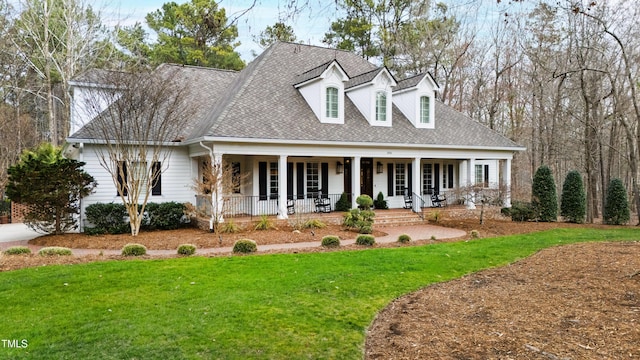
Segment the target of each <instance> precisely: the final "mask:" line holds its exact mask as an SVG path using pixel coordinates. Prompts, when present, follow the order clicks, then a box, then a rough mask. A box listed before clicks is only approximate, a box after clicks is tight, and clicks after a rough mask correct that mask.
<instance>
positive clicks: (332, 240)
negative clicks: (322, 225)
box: [320, 235, 340, 247]
mask: <svg viewBox="0 0 640 360" xmlns="http://www.w3.org/2000/svg"><path fill="white" fill-rule="evenodd" d="M320 244H321V245H322V246H324V247H339V246H340V238H339V237H337V236H335V235H327V236H325V237H323V238H322V242H321V243H320Z"/></svg>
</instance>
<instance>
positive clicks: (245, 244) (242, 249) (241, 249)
mask: <svg viewBox="0 0 640 360" xmlns="http://www.w3.org/2000/svg"><path fill="white" fill-rule="evenodd" d="M256 251H258V244H256V242H255V241H253V240H249V239H240V240H238V241H236V243H235V244H233V252H234V253H243V254H248V253H252V252H256Z"/></svg>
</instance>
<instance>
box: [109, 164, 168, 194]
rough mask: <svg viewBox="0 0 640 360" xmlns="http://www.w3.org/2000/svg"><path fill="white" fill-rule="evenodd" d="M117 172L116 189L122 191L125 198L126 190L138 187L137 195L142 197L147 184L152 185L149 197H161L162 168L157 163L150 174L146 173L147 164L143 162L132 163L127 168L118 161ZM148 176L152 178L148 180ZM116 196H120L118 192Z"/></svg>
mask: <svg viewBox="0 0 640 360" xmlns="http://www.w3.org/2000/svg"><path fill="white" fill-rule="evenodd" d="M117 171H118V175H117V180H118V188H119V189H121V190H122V195H123V196H127V195H128V193H129V191H128V190H129V189H131V188H134V187H139V190H140V192H139V193H140V194H141V195H144V194H145V193H146V192H147V184H149V183H151V184H152V186H151V195H155V196H158V195H162V166H161V163H160V162H159V161H156V162H154V163H153V165H152V167H151V171H152V173H151V174H148V172H147V163H143V162H134V163H132V164H131V168H129V167H127V163H126V162H125V161H120V162H118V169H117ZM149 175H150V176H152V178H151V179H149V178H148V176H149ZM116 195H120V194H119V191H116Z"/></svg>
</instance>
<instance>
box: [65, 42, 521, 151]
mask: <svg viewBox="0 0 640 360" xmlns="http://www.w3.org/2000/svg"><path fill="white" fill-rule="evenodd" d="M334 60H336V61H337V62H338V63H339V65H340V66H341V67H342V69H343V70H344V71H345V72H346V74H347V75H348V76H349V78H350V79H352V81H353V80H357V79H365V80H366V79H367V78H368V77H369V76H375V75H376V74H378V72H379V71H380V68H378V67H376V66H375V65H373V64H371V63H370V62H368V61H367V60H365V59H363V58H362V57H360V56H358V55H356V54H353V53H351V52H347V51H341V50H335V49H328V48H323V47H318V46H310V45H302V44H294V43H286V42H276V43H275V44H273V45H272V46H271V47H269V48H268V49H266V50H265V51H264V52H263V53H262V54H261V55H260V56H258V57H257V58H256V59H255V60H254V61H252V62H251V63H250V64H249V65H248V66H247V67H246V68H245V69H244V70H242V71H240V72H237V73H236V72H228V71H221V70H215V69H208V68H199V67H183V69H182V71H181V74H182V75H180V76H184V80H183V81H189V82H191V84H192V85H191V86H192V87H194V88H195V89H197V91H195V92H194V95H192V96H193V97H194V98H193V99H191V100H190V101H192V102H193V104H194V106H195V107H197V112H196V115H195V116H194V117H193V118H192V119H188V120H187V121H186V122H185V124H184V128H183V129H182V132H183V134H184V137H183V138H184V140H185V141H187V142H190V141H191V142H193V141H201V140H207V139H212V140H213V139H214V138H215V139H217V140H218V141H222V140H224V139H225V138H228V139H229V140H230V141H233V140H234V139H255V140H256V141H260V140H263V139H264V140H270V141H287V142H290V143H308V142H310V141H314V142H318V141H320V142H332V143H334V142H335V143H340V142H348V143H363V144H367V143H368V144H376V145H378V144H379V145H383V144H406V145H416V146H427V147H429V146H434V147H438V146H447V147H456V146H460V147H486V148H501V149H504V148H513V149H514V150H517V149H520V148H521V147H520V146H519V145H517V144H516V143H514V142H513V141H511V140H509V139H508V138H506V137H504V136H502V135H500V134H499V133H497V132H495V131H493V130H491V129H489V128H487V127H485V126H483V125H482V124H480V123H478V122H476V121H474V120H472V119H471V118H469V117H467V116H465V115H464V114H462V113H460V112H458V111H455V110H453V109H452V108H450V107H448V106H446V105H444V104H443V103H441V102H440V101H435V121H436V125H435V129H418V128H416V127H414V126H413V125H412V124H411V123H410V121H409V120H408V119H407V118H406V117H405V116H404V115H403V114H402V112H401V111H400V110H399V109H398V108H397V107H396V106H393V112H392V116H393V120H392V121H393V126H392V127H380V126H371V125H370V124H369V123H368V122H367V120H366V119H365V118H364V116H363V115H362V114H361V113H360V111H359V110H358V109H357V108H356V106H355V105H354V104H353V102H351V100H350V99H349V98H348V97H347V96H345V104H344V105H345V106H344V109H345V116H344V117H345V119H344V124H326V123H321V122H320V121H319V120H318V119H317V118H316V116H315V115H314V113H313V111H312V109H311V108H310V107H309V105H308V104H307V102H306V101H305V99H304V98H303V96H302V95H301V94H300V92H299V91H298V90H297V89H296V88H295V86H294V85H295V84H297V83H299V82H300V81H301V79H307V80H308V79H311V78H313V77H314V76H319V74H321V73H322V71H324V70H326V68H327V66H328V65H329V64H331V62H332V61H334ZM420 79H422V77H416V78H414V79H408V80H406V81H400V82H399V84H401V85H402V87H405V86H412V84H413V82H414V81H419V80H420ZM416 83H417V82H416ZM413 85H415V84H413ZM196 98H197V99H196ZM82 135H83V133H82V130H81V131H80V132H79V133H77V134H75V135H74V136H73V137H75V138H83V136H82ZM84 135H86V134H84Z"/></svg>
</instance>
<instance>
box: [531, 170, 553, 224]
mask: <svg viewBox="0 0 640 360" xmlns="http://www.w3.org/2000/svg"><path fill="white" fill-rule="evenodd" d="M531 205H532V207H533V210H534V213H535V214H536V216H537V218H538V220H539V221H543V222H551V221H556V220H558V195H557V193H556V183H555V181H554V180H553V175H552V174H551V169H549V167H548V166H546V165H542V166H540V167H539V168H538V170H537V171H536V173H535V175H534V176H533V185H532V187H531Z"/></svg>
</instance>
